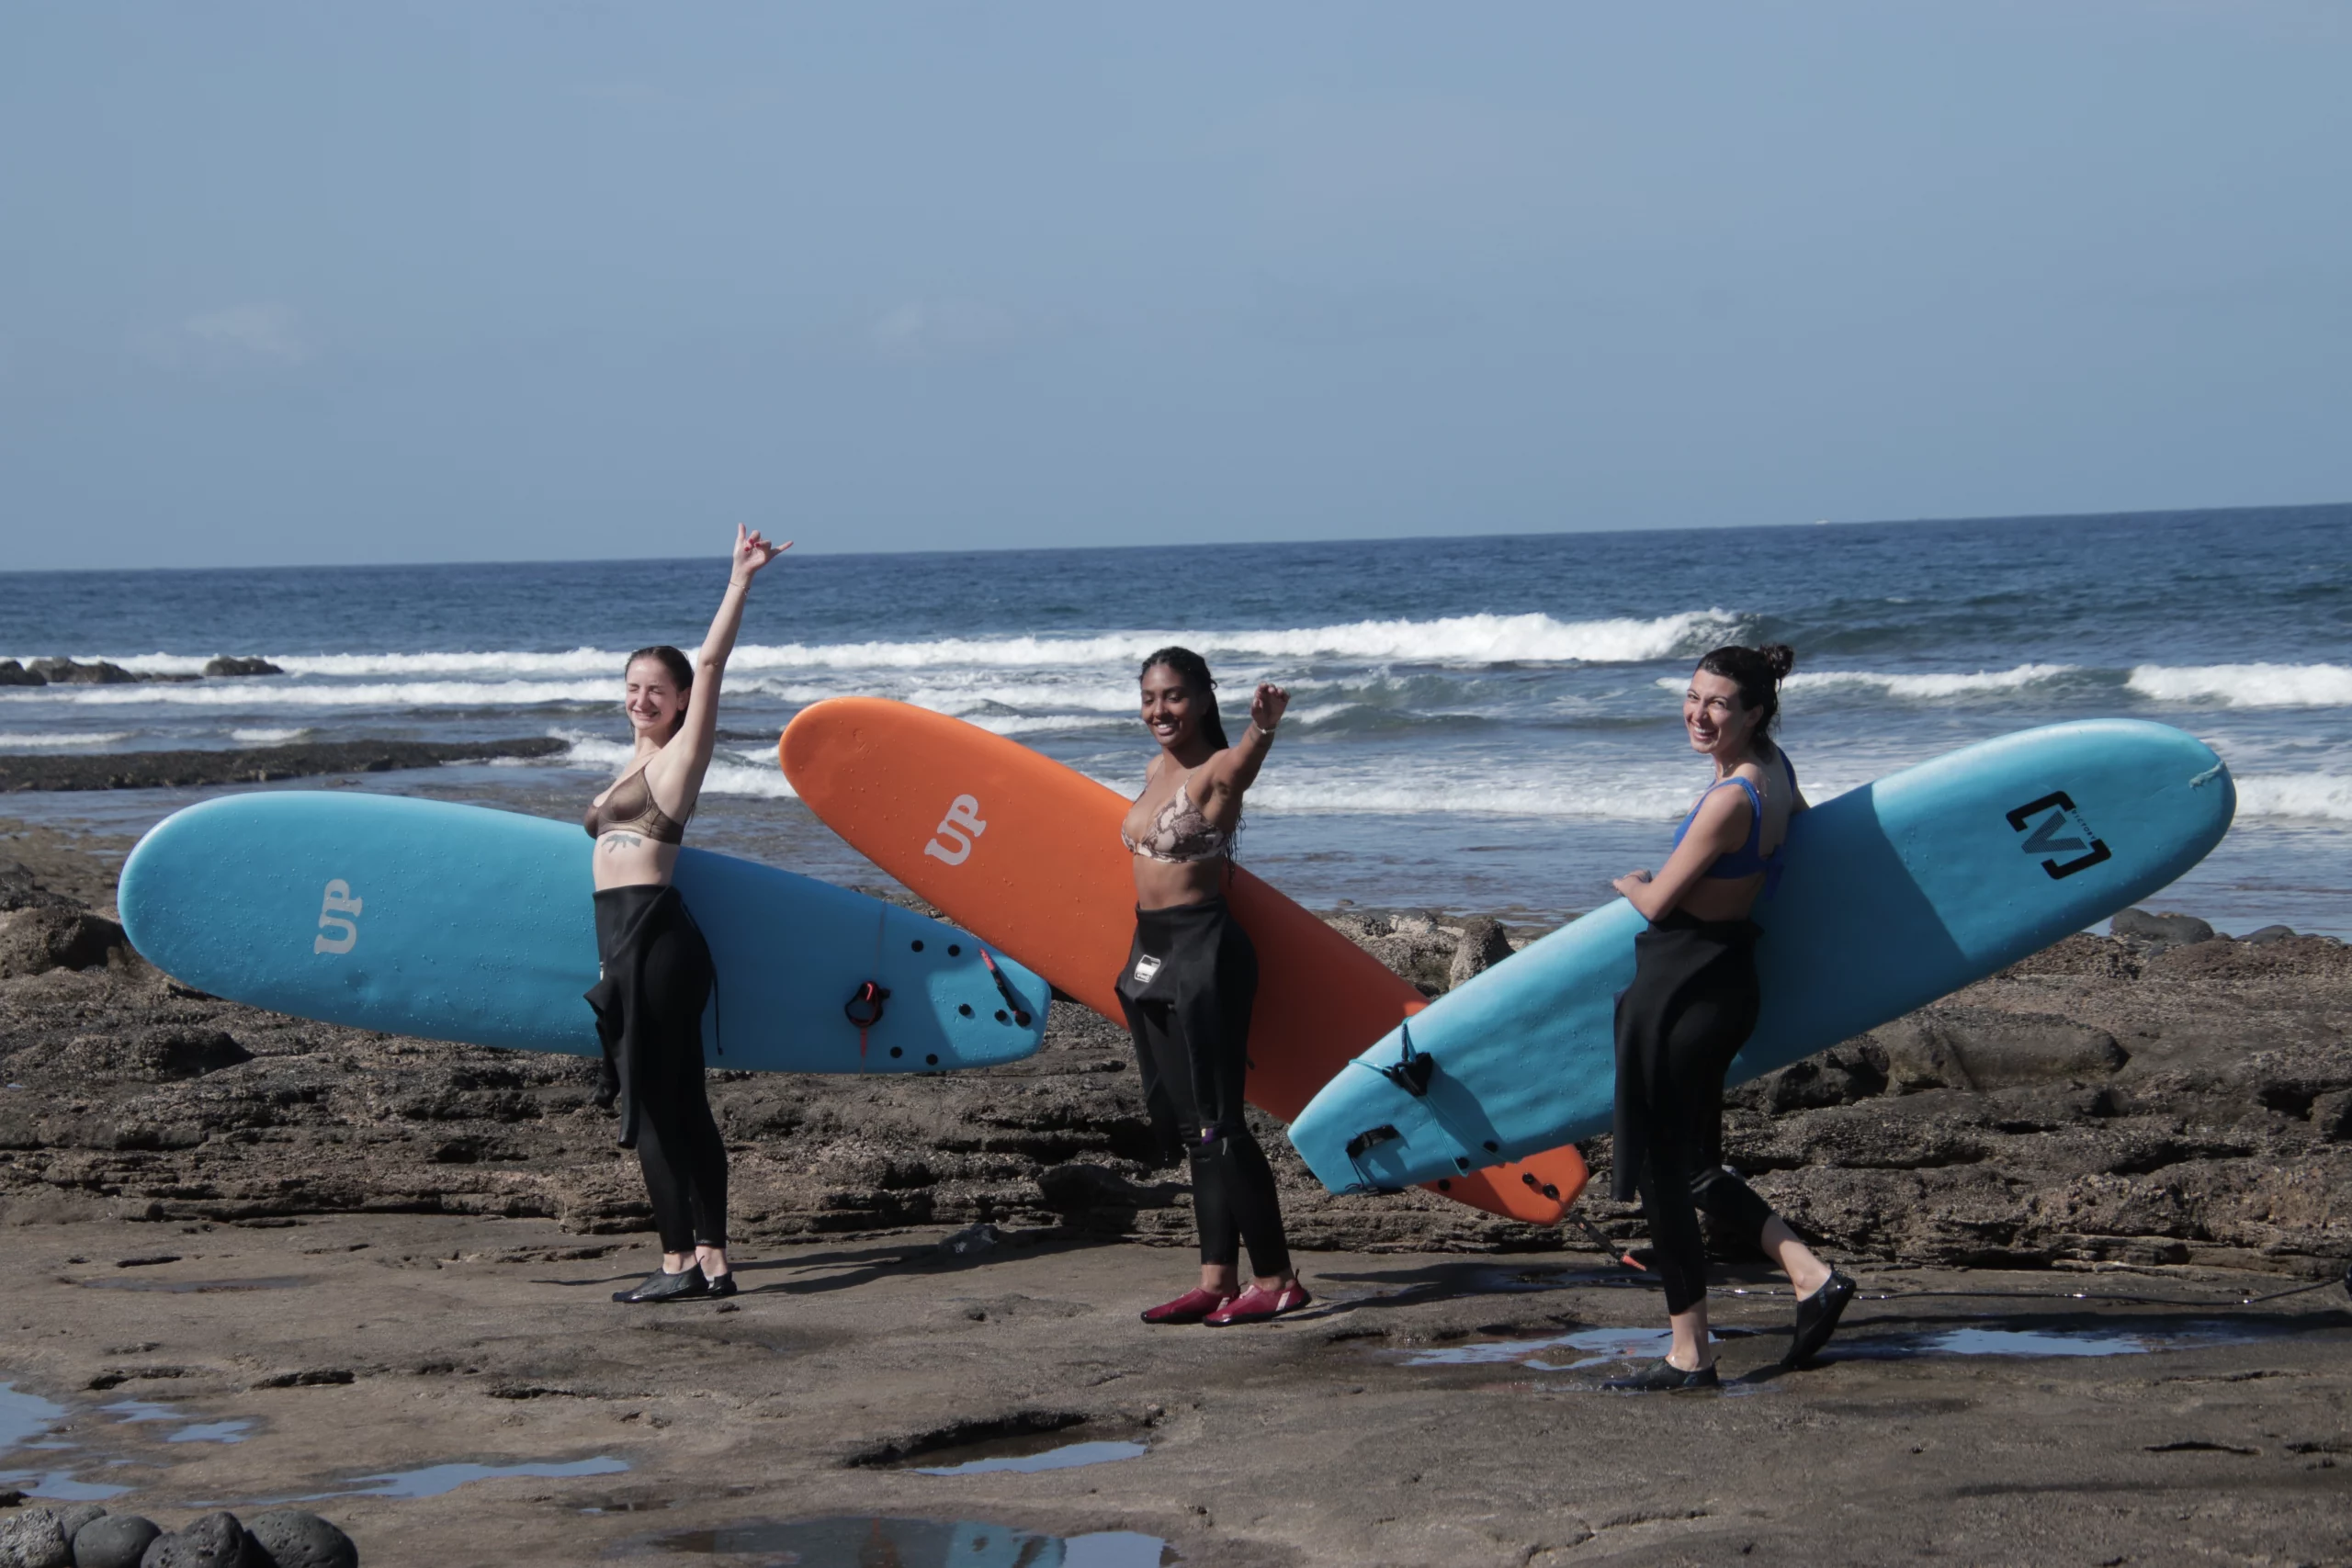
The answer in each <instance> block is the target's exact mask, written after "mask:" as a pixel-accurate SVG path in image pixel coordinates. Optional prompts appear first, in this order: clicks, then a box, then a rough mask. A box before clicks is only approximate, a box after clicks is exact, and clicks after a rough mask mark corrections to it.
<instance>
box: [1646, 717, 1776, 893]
mask: <svg viewBox="0 0 2352 1568" xmlns="http://www.w3.org/2000/svg"><path fill="white" fill-rule="evenodd" d="M1781 769H1782V770H1783V771H1784V772H1786V773H1787V774H1788V775H1789V789H1790V792H1791V793H1792V794H1793V793H1794V792H1795V790H1796V787H1797V766H1796V764H1795V763H1794V762H1792V761H1789V754H1788V753H1787V752H1786V751H1783V752H1781ZM1724 784H1737V785H1738V786H1739V787H1740V788H1741V789H1743V790H1745V791H1747V804H1748V806H1749V807H1751V808H1753V810H1754V812H1755V816H1754V817H1753V818H1751V819H1750V820H1749V822H1748V824H1747V838H1746V839H1745V840H1742V841H1741V843H1740V846H1739V848H1737V849H1736V850H1733V851H1731V852H1728V853H1726V854H1720V855H1717V856H1716V857H1715V863H1714V864H1713V865H1711V866H1709V867H1708V868H1707V869H1706V871H1705V872H1704V873H1702V874H1703V875H1705V876H1709V877H1713V878H1716V879H1719V880H1722V881H1726V882H1728V881H1733V880H1736V878H1739V877H1743V876H1754V875H1755V874H1757V873H1758V872H1761V873H1763V874H1764V897H1767V898H1770V897H1771V896H1772V894H1773V892H1774V890H1775V889H1777V888H1778V887H1779V886H1781V850H1783V849H1785V848H1787V847H1788V840H1787V838H1786V836H1785V835H1783V836H1782V839H1781V843H1780V844H1779V845H1777V846H1775V847H1774V849H1773V851H1772V852H1771V853H1770V854H1769V855H1768V854H1764V853H1762V852H1761V851H1762V848H1763V844H1764V795H1763V792H1762V791H1760V790H1758V788H1757V787H1756V786H1755V785H1754V784H1749V783H1748V782H1747V780H1746V779H1744V778H1741V777H1740V776H1739V775H1738V774H1736V773H1735V774H1733V775H1732V776H1731V777H1730V778H1728V779H1725V780H1724ZM1724 784H1712V785H1710V786H1708V788H1707V790H1706V793H1705V794H1703V795H1700V796H1699V800H1698V804H1697V805H1694V806H1692V807H1691V815H1690V816H1688V817H1685V818H1683V819H1682V826H1681V827H1679V828H1677V829H1675V830H1674V841H1675V843H1676V844H1677V845H1679V844H1680V843H1681V842H1682V840H1683V837H1684V835H1686V834H1688V833H1689V832H1690V831H1691V823H1693V822H1695V821H1697V820H1698V819H1699V807H1701V806H1704V805H1706V804H1707V796H1708V795H1713V794H1714V793H1715V791H1716V790H1719V789H1721V788H1723V787H1724Z"/></svg>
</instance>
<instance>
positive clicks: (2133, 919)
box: [2107, 909, 2213, 947]
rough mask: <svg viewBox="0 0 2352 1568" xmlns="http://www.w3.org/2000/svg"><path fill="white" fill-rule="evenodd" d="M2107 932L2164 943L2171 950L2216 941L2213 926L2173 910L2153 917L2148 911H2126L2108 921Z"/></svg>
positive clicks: (2133, 938) (2134, 940)
mask: <svg viewBox="0 0 2352 1568" xmlns="http://www.w3.org/2000/svg"><path fill="white" fill-rule="evenodd" d="M2107 929H2108V930H2109V931H2111V932H2113V933H2114V934H2115V935H2117V936H2120V937H2124V938H2126V939H2128V940H2130V941H2133V942H2163V943H2164V944H2165V946H2167V947H2188V946H2190V945H2192V944H2194V943H2196V942H2211V941H2212V940H2213V928H2212V927H2211V926H2210V925H2207V924H2206V923H2205V922H2204V921H2203V920H2200V919H2198V918H2197V917H2196V916H2194V915H2176V914H2173V913H2172V912H2171V911H2169V910H2167V911H2165V913H2164V914H2161V915H2152V914H2150V913H2148V911H2147V910H2145V909H2126V910H2124V911H2123V912H2122V913H2121V914H2120V915H2118V916H2116V917H2115V918H2114V919H2111V920H2109V921H2108V922H2107Z"/></svg>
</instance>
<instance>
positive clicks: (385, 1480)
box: [288, 1454, 628, 1503]
mask: <svg viewBox="0 0 2352 1568" xmlns="http://www.w3.org/2000/svg"><path fill="white" fill-rule="evenodd" d="M627 1469H628V1461H627V1460H625V1459H615V1458H613V1457H612V1455H610V1454H598V1455H597V1456H596V1457H595V1458H594V1459H579V1460H569V1461H551V1460H542V1461H525V1462H523V1463H521V1464H428V1465H424V1466H422V1467H420V1468H419V1469H416V1470H396V1471H390V1472H386V1473H384V1474H381V1475H355V1476H353V1477H352V1478H351V1481H350V1483H348V1484H346V1485H345V1486H342V1487H338V1488H337V1489H336V1490H334V1491H333V1492H317V1493H313V1494H311V1495H310V1496H308V1497H298V1498H290V1499H288V1501H291V1502H300V1503H316V1502H320V1501H322V1500H323V1499H326V1498H329V1497H438V1496H440V1495H442V1494H443V1493H445V1492H455V1491H456V1490H457V1489H458V1487H460V1486H464V1485H466V1484H468V1483H471V1482H476V1481H503V1480H505V1479H507V1478H509V1477H514V1476H525V1477H530V1478H533V1479H540V1480H557V1479H560V1478H562V1477H564V1476H571V1475H617V1474H619V1473H620V1472H622V1471H625V1470H627Z"/></svg>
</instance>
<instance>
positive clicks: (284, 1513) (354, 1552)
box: [245, 1508, 359, 1568]
mask: <svg viewBox="0 0 2352 1568" xmlns="http://www.w3.org/2000/svg"><path fill="white" fill-rule="evenodd" d="M245 1528H246V1529H247V1531H248V1532H250V1533H251V1535H252V1536H253V1540H254V1545H255V1546H258V1547H259V1548H261V1553H260V1555H261V1558H262V1561H263V1562H266V1563H267V1564H270V1565H271V1568H358V1562H359V1549H358V1548H357V1547H356V1546H354V1545H353V1544H352V1543H351V1538H350V1537H349V1536H347V1535H345V1534H344V1533H343V1531H341V1530H339V1529H336V1528H335V1527H334V1526H333V1525H331V1524H329V1523H328V1522H327V1521H326V1520H324V1519H322V1518H321V1517H319V1516H318V1515H316V1514H312V1513H308V1512H305V1511H304V1510H303V1509H300V1508H272V1509H271V1510H270V1511H269V1512H267V1513H266V1514H256V1515H254V1517H253V1518H252V1519H251V1520H249V1521H247V1523H246V1526H245Z"/></svg>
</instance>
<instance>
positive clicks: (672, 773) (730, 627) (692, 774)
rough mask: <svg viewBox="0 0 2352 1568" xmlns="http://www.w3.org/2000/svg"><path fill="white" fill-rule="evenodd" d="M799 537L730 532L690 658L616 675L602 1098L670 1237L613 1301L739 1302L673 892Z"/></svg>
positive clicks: (663, 659)
mask: <svg viewBox="0 0 2352 1568" xmlns="http://www.w3.org/2000/svg"><path fill="white" fill-rule="evenodd" d="M791 547H792V545H791V541H789V540H786V542H785V543H783V544H781V545H772V544H770V543H768V541H767V540H765V539H763V538H762V537H761V536H759V534H758V533H757V532H756V531H753V532H748V533H747V532H746V531H745V530H744V529H743V528H742V527H741V526H740V525H739V526H738V527H737V528H736V530H735V553H734V559H733V570H731V571H730V572H729V575H728V579H727V592H726V595H725V596H724V597H723V598H721V599H720V600H719V602H718V615H716V616H714V617H713V618H712V620H711V623H710V630H709V632H708V633H707V635H706V636H705V637H703V640H702V651H701V653H700V654H699V655H698V656H697V657H696V658H695V660H694V661H693V662H692V663H689V662H687V660H686V656H685V655H684V654H683V653H681V652H679V651H678V650H677V649H674V648H670V647H667V646H662V647H659V648H642V649H638V650H637V651H636V652H635V653H632V654H630V655H629V656H628V663H627V664H626V665H625V666H623V669H622V682H623V694H622V706H623V708H624V709H625V710H626V711H627V712H628V722H629V728H630V729H631V730H633V731H634V732H635V734H636V739H637V744H636V746H635V748H634V749H633V750H632V751H631V752H630V755H629V760H628V765H627V766H626V767H624V768H623V769H622V770H621V774H620V777H619V778H617V779H616V780H615V781H614V782H613V784H612V786H611V787H610V788H608V789H606V790H605V793H604V794H602V795H598V796H597V797H596V798H595V800H594V802H592V803H591V804H590V806H589V807H588V816H587V828H588V836H589V837H590V838H592V839H594V840H595V841H596V847H595V849H594V852H593V854H592V858H591V862H590V863H591V864H592V865H593V866H594V871H595V880H596V960H597V972H598V975H599V976H600V977H599V978H598V980H597V982H596V985H595V987H594V989H592V990H591V991H589V993H588V1005H589V1006H591V1007H593V1008H594V1009H595V1010H596V1032H597V1034H598V1036H599V1037H600V1038H601V1039H602V1040H603V1041H604V1044H605V1077H604V1091H603V1093H602V1094H601V1095H600V1096H599V1100H600V1101H601V1102H602V1103H604V1104H606V1105H610V1104H612V1103H614V1102H615V1101H616V1100H617V1101H618V1103H619V1108H620V1120H621V1125H620V1143H621V1146H622V1147H623V1148H632V1147H633V1148H635V1149H636V1150H637V1159H638V1164H639V1167H640V1168H642V1169H643V1170H644V1172H645V1192H646V1197H647V1198H648V1200H649V1201H650V1202H651V1203H652V1205H653V1223H654V1225H655V1227H656V1228H657V1229H658V1230H659V1231H660V1232H661V1234H662V1267H661V1268H660V1269H656V1270H655V1271H654V1272H653V1273H652V1274H650V1275H649V1276H647V1278H646V1279H645V1280H644V1282H643V1283H641V1284H639V1285H638V1286H637V1287H636V1288H635V1289H633V1290H628V1291H619V1292H615V1293H614V1295H613V1300H615V1301H616V1302H672V1301H684V1300H688V1299H694V1298H702V1299H707V1298H709V1297H712V1296H731V1295H733V1294H734V1293H735V1277H734V1275H733V1274H732V1273H730V1272H729V1269H728V1265H727V1146H726V1145H725V1144H723V1143H721V1142H720V1141H719V1136H718V1123H717V1122H714V1121H713V1120H712V1119H711V1114H710V1100H709V1097H708V1096H707V1094H706V1093H705V1091H704V1089H703V1068H702V1010H703V1004H704V1003H705V1002H707V1001H708V1000H709V999H710V988H711V985H712V979H713V970H712V967H711V962H710V949H709V947H708V946H707V944H706V943H705V942H704V941H703V937H702V932H701V931H699V930H697V929H696V928H695V920H694V916H693V915H692V914H691V913H690V912H688V910H687V908H686V905H685V900H684V898H682V897H680V896H679V894H678V890H677V888H676V887H675V886H673V884H672V880H671V879H672V877H673V874H675V872H676V869H677V864H678V849H679V846H680V845H681V844H683V843H684V841H685V836H686V821H687V819H688V818H691V817H693V816H694V814H695V801H696V800H698V799H699V798H700V797H701V795H702V781H703V775H704V773H707V771H708V770H709V768H710V754H711V749H712V746H713V743H714V741H715V740H716V739H717V736H718V682H719V677H720V675H721V674H722V673H723V672H724V671H725V670H726V668H727V656H728V655H729V653H731V652H732V651H734V648H735V634H736V632H737V631H738V630H739V629H740V628H741V626H742V624H743V599H744V596H745V595H746V594H747V593H748V592H750V591H751V587H752V577H753V576H755V575H756V574H757V573H758V571H759V570H760V569H761V568H762V567H763V566H765V565H767V564H768V562H770V561H772V560H774V559H775V558H776V557H777V556H778V555H779V554H781V553H782V552H784V551H786V550H788V549H790V548H791Z"/></svg>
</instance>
